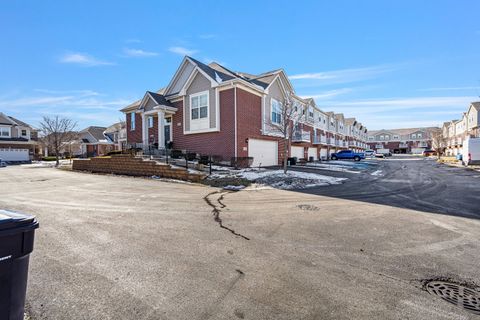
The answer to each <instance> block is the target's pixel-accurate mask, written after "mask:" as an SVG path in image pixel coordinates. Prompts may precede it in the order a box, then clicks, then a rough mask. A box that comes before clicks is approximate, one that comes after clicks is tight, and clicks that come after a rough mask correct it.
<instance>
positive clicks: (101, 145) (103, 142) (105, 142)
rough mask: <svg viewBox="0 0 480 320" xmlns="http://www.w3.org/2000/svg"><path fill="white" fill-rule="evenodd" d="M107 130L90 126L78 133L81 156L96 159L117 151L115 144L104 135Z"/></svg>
mask: <svg viewBox="0 0 480 320" xmlns="http://www.w3.org/2000/svg"><path fill="white" fill-rule="evenodd" d="M106 129H107V128H105V127H95V126H90V127H88V128H85V129H83V130H81V131H80V132H78V139H79V141H80V152H81V155H83V156H86V157H96V156H102V155H105V154H107V153H108V152H110V151H113V150H115V143H114V142H113V140H111V139H110V138H109V136H108V135H106V134H105V133H104V132H105V130H106Z"/></svg>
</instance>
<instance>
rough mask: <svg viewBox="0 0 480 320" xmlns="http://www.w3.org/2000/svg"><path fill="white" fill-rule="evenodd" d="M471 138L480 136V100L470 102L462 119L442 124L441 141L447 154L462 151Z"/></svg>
mask: <svg viewBox="0 0 480 320" xmlns="http://www.w3.org/2000/svg"><path fill="white" fill-rule="evenodd" d="M469 138H480V102H472V103H470V106H469V107H468V109H467V111H466V112H464V113H463V114H462V117H461V118H460V119H458V120H451V121H447V122H444V123H443V126H442V142H441V143H442V147H443V148H445V154H446V155H449V156H455V155H457V154H460V153H462V149H463V145H464V144H465V141H466V140H467V139H469Z"/></svg>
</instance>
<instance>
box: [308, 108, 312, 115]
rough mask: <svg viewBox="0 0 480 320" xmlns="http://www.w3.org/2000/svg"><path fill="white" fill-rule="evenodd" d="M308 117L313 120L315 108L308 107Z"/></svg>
mask: <svg viewBox="0 0 480 320" xmlns="http://www.w3.org/2000/svg"><path fill="white" fill-rule="evenodd" d="M308 116H309V117H310V118H313V108H312V107H308Z"/></svg>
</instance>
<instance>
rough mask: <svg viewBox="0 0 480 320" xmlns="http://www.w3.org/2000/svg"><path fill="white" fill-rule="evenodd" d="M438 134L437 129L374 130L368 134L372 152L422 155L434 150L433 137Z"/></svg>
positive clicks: (438, 130)
mask: <svg viewBox="0 0 480 320" xmlns="http://www.w3.org/2000/svg"><path fill="white" fill-rule="evenodd" d="M438 132H440V128H437V127H425V128H405V129H388V130H386V129H382V130H372V131H369V133H368V146H369V148H370V149H372V150H378V149H389V150H390V152H392V153H414V154H421V153H422V152H423V151H424V150H427V149H431V148H432V138H433V135H434V134H437V133H438Z"/></svg>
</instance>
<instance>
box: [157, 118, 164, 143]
mask: <svg viewBox="0 0 480 320" xmlns="http://www.w3.org/2000/svg"><path fill="white" fill-rule="evenodd" d="M163 148H165V111H158V149H163Z"/></svg>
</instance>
